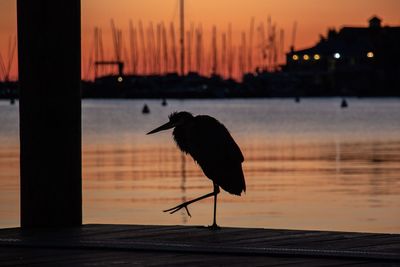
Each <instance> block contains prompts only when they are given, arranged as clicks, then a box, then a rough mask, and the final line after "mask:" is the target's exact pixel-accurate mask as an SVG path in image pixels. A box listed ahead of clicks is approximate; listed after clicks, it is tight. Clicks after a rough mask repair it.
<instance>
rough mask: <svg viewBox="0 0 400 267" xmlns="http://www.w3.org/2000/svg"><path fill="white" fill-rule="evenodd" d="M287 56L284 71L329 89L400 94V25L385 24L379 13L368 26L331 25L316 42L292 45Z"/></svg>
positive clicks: (373, 93) (369, 93) (376, 93)
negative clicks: (335, 26) (305, 45)
mask: <svg viewBox="0 0 400 267" xmlns="http://www.w3.org/2000/svg"><path fill="white" fill-rule="evenodd" d="M286 57H287V58H286V59H287V63H286V65H285V66H284V68H283V69H284V71H285V72H290V73H292V74H294V75H298V76H299V77H303V78H304V77H308V78H310V79H312V81H313V85H315V84H319V85H320V86H321V87H325V88H326V89H327V90H332V91H335V90H336V91H337V90H341V91H343V94H345V93H346V92H351V93H354V92H355V91H356V93H358V94H360V95H363V94H367V95H380V93H379V92H378V90H389V91H391V93H389V94H388V95H393V93H395V95H399V94H400V91H399V90H400V88H399V85H400V83H399V77H400V27H389V26H382V20H381V19H380V18H378V17H376V16H374V17H372V18H371V19H369V26H368V27H343V28H341V29H340V30H339V31H336V30H335V29H329V30H328V33H327V36H326V37H324V36H321V39H320V41H319V42H318V43H317V44H316V45H315V46H313V47H310V48H307V49H302V50H294V49H292V50H291V51H290V52H289V53H287V55H286ZM303 81H304V79H303Z"/></svg>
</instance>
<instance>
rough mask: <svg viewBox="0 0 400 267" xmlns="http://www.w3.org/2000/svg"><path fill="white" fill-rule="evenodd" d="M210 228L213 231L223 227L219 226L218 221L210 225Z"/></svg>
mask: <svg viewBox="0 0 400 267" xmlns="http://www.w3.org/2000/svg"><path fill="white" fill-rule="evenodd" d="M208 229H210V230H211V231H216V230H221V227H219V226H218V225H217V224H216V223H213V225H210V226H208Z"/></svg>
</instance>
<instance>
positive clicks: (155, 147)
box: [0, 99, 400, 233]
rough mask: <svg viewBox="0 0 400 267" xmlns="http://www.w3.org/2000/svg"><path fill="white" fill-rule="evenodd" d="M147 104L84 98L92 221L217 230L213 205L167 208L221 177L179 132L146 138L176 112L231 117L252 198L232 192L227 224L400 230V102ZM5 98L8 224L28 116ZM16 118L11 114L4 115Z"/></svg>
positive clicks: (0, 141) (3, 196)
mask: <svg viewBox="0 0 400 267" xmlns="http://www.w3.org/2000/svg"><path fill="white" fill-rule="evenodd" d="M146 103H148V105H149V107H150V108H151V111H152V112H151V113H150V114H147V115H146V116H143V115H141V107H142V106H143V104H144V102H142V101H140V100H135V101H126V100H122V101H120V100H115V101H114V100H109V101H105V100H99V101H85V102H84V103H83V144H84V146H83V194H84V195H83V197H84V222H85V223H127V224H143V223H144V224H191V225H209V224H210V223H211V221H210V218H211V216H212V199H209V200H207V199H206V200H203V201H200V202H197V203H195V204H193V207H192V208H191V210H190V211H191V214H192V217H188V216H187V215H186V213H184V212H182V213H181V214H174V215H169V214H168V213H163V212H162V210H164V209H166V208H170V207H172V206H175V205H176V204H177V203H181V202H183V201H186V200H188V199H193V198H195V197H198V196H199V195H203V194H205V193H209V191H210V188H212V182H211V181H210V180H209V179H207V178H206V177H205V176H204V174H203V173H202V171H201V170H200V168H199V167H198V166H197V165H196V164H195V163H194V162H193V160H192V159H191V158H190V157H188V156H186V155H183V154H182V153H181V152H180V151H179V150H178V149H177V148H176V147H175V144H174V143H173V141H172V140H171V135H170V133H164V134H159V135H157V136H153V137H152V138H147V139H146V136H145V133H146V132H147V131H148V130H151V129H152V127H153V126H154V125H157V124H158V123H160V124H161V123H163V122H164V121H165V119H166V118H167V115H168V114H169V113H170V112H172V111H175V110H190V111H192V112H193V113H195V114H209V115H212V116H215V117H216V118H218V119H219V120H221V121H222V122H223V123H224V124H225V125H226V126H227V128H228V129H230V131H231V133H232V135H233V137H234V138H235V140H236V141H237V142H238V144H239V145H240V147H241V149H242V152H243V154H244V156H245V162H244V165H243V168H244V172H245V176H246V183H247V192H246V194H244V195H243V196H241V197H237V196H232V195H230V194H228V193H225V192H222V194H220V196H219V199H218V202H219V209H218V216H219V217H218V221H219V223H220V224H221V225H222V226H224V225H225V226H244V227H267V228H290V229H323V230H327V229H328V230H345V231H368V232H397V233H400V214H399V210H400V176H399V173H400V153H399V151H400V137H399V132H400V124H399V123H397V122H398V121H400V113H399V112H398V110H400V101H398V100H397V99H373V100H371V99H366V100H358V99H351V105H349V108H347V109H346V110H342V109H340V107H338V105H337V103H338V101H337V100H335V99H333V100H328V99H314V100H310V99H302V101H301V102H300V103H297V104H296V103H294V102H293V100H289V99H288V100H277V99H274V100H232V101H225V100H215V101H214V100H213V101H173V100H171V101H169V102H168V106H165V107H162V106H161V105H160V103H159V101H157V100H155V101H150V100H147V101H146ZM12 108H13V109H10V105H9V104H8V103H7V105H1V103H0V122H2V124H1V125H2V127H0V226H1V227H5V226H9V227H10V226H17V225H18V223H19V222H18V216H19V200H18V199H19V191H18V190H19V170H18V165H19V154H18V153H19V152H18V151H19V148H18V120H17V115H16V114H17V113H18V109H17V108H16V107H15V106H12ZM4 116H6V117H4Z"/></svg>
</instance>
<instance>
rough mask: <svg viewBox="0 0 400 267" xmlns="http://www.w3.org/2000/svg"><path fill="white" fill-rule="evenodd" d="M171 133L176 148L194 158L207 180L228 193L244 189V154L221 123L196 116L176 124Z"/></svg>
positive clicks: (210, 118)
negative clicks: (183, 122)
mask: <svg viewBox="0 0 400 267" xmlns="http://www.w3.org/2000/svg"><path fill="white" fill-rule="evenodd" d="M172 134H173V136H174V139H175V142H176V144H177V145H178V147H179V148H180V149H181V150H182V151H183V152H185V153H188V154H190V155H191V156H192V157H193V159H194V160H195V161H196V162H197V163H198V164H199V165H200V167H201V169H202V170H203V172H204V174H205V175H206V176H207V177H208V178H209V179H211V180H212V181H213V182H215V183H216V184H217V185H219V186H220V187H221V188H222V189H224V190H225V191H227V192H229V193H231V194H235V195H240V194H241V193H242V191H246V184H245V180H244V175H243V171H242V162H243V161H244V158H243V154H242V152H241V151H240V148H239V146H238V145H237V144H236V143H235V141H234V140H233V138H232V136H231V135H230V133H229V131H228V130H227V129H226V128H225V126H224V125H223V124H221V123H220V122H219V121H217V120H216V119H214V118H213V117H210V116H206V115H198V116H195V117H193V118H192V119H189V121H188V122H187V123H185V124H183V125H178V126H176V127H175V129H174V131H173V133H172Z"/></svg>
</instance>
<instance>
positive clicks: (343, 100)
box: [340, 98, 348, 108]
mask: <svg viewBox="0 0 400 267" xmlns="http://www.w3.org/2000/svg"><path fill="white" fill-rule="evenodd" d="M340 107H341V108H347V107H348V104H347V101H346V99H344V98H343V99H342V103H341V104H340Z"/></svg>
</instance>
